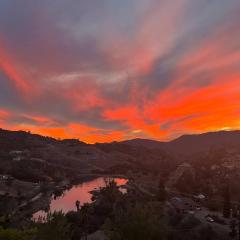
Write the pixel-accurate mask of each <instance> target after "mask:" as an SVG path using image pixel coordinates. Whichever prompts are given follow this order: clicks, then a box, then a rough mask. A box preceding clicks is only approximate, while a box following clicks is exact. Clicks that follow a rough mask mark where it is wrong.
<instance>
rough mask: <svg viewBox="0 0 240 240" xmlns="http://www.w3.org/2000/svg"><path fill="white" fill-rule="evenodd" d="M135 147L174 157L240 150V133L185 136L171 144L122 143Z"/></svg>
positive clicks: (138, 140)
mask: <svg viewBox="0 0 240 240" xmlns="http://www.w3.org/2000/svg"><path fill="white" fill-rule="evenodd" d="M121 143H122V144H126V145H129V146H133V147H143V146H144V147H147V148H152V149H153V148H159V149H162V150H164V151H167V152H169V153H172V154H174V155H176V154H181V155H191V154H196V153H199V152H204V151H209V150H210V149H212V148H215V149H217V148H223V147H225V148H239V147H240V131H219V132H208V133H203V134H195V135H183V136H181V137H179V138H177V139H175V140H172V141H169V142H159V141H154V140H148V139H133V140H127V141H123V142H121Z"/></svg>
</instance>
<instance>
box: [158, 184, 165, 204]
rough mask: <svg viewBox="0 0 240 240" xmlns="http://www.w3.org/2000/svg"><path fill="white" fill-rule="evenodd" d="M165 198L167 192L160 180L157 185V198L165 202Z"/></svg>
mask: <svg viewBox="0 0 240 240" xmlns="http://www.w3.org/2000/svg"><path fill="white" fill-rule="evenodd" d="M166 198H167V192H166V189H165V185H164V183H163V182H162V181H160V182H159V185H158V193H157V200H158V201H160V202H165V201H166Z"/></svg>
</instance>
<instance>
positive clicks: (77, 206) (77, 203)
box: [75, 200, 80, 211]
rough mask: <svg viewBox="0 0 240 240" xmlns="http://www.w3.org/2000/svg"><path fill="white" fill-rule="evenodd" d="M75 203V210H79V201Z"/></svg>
mask: <svg viewBox="0 0 240 240" xmlns="http://www.w3.org/2000/svg"><path fill="white" fill-rule="evenodd" d="M75 205H76V208H77V211H79V210H80V201H79V200H77V201H76V203H75Z"/></svg>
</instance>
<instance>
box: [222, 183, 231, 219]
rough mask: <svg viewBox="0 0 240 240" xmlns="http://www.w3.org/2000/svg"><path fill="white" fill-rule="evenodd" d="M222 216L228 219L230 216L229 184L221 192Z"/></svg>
mask: <svg viewBox="0 0 240 240" xmlns="http://www.w3.org/2000/svg"><path fill="white" fill-rule="evenodd" d="M223 199H224V202H223V216H224V217H225V218H229V217H230V214H231V200H230V187H229V182H228V183H227V184H226V186H225V188H224V192H223Z"/></svg>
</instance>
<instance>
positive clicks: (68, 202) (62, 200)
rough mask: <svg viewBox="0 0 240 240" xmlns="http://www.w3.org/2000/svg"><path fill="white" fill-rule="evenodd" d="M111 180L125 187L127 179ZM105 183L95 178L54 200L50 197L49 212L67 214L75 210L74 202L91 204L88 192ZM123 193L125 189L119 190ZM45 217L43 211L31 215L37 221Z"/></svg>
mask: <svg viewBox="0 0 240 240" xmlns="http://www.w3.org/2000/svg"><path fill="white" fill-rule="evenodd" d="M113 180H114V181H115V182H116V184H117V185H118V186H122V185H125V184H126V183H127V181H128V180H127V179H124V178H113ZM105 186H106V183H105V181H104V178H103V177H100V178H96V179H93V180H90V181H87V182H84V183H81V184H79V185H75V186H73V187H72V188H71V189H69V190H66V191H65V192H64V193H63V195H62V196H60V197H58V198H56V199H54V197H52V199H51V203H50V211H51V212H54V211H61V210H62V211H63V212H64V213H67V212H69V211H72V210H74V211H75V210H76V205H75V202H76V200H79V201H80V204H81V205H83V204H84V203H91V202H92V200H91V197H92V194H91V193H90V191H93V190H97V189H99V188H101V187H105ZM120 190H122V191H123V192H124V191H125V189H121V187H120ZM46 215H47V213H46V212H44V211H38V212H36V213H34V214H33V217H32V219H33V220H37V219H38V218H39V217H45V216H46Z"/></svg>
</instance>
